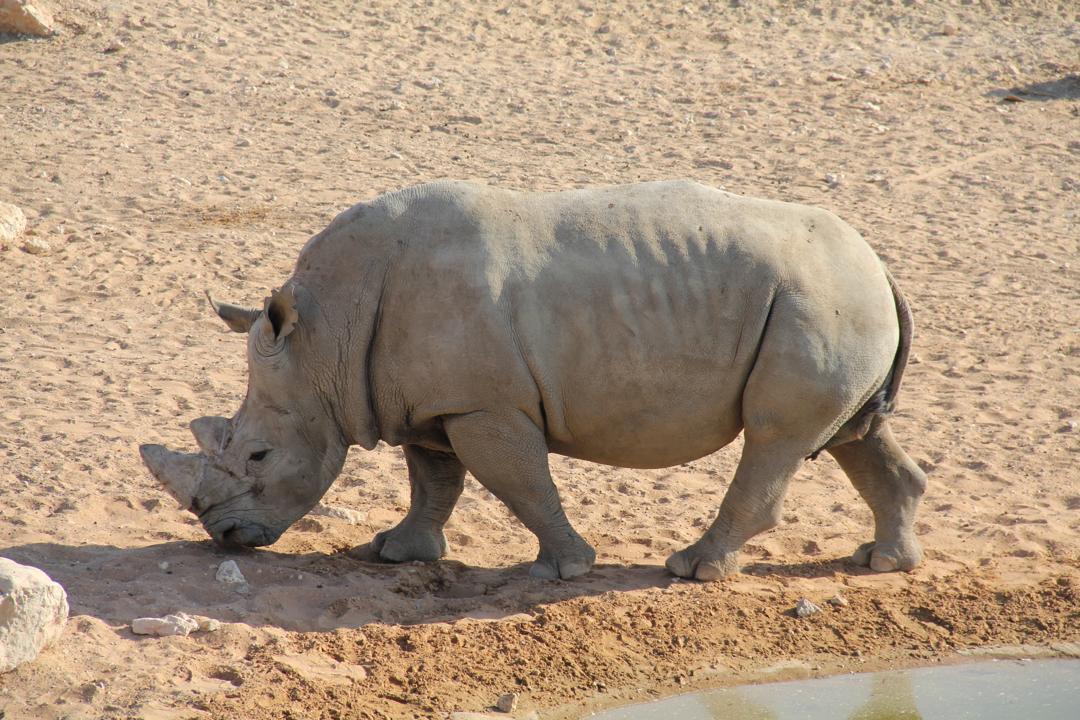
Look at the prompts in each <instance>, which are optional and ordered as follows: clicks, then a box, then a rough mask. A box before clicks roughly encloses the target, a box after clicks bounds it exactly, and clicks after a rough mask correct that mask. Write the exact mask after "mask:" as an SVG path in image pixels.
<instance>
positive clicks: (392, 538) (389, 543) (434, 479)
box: [372, 445, 465, 562]
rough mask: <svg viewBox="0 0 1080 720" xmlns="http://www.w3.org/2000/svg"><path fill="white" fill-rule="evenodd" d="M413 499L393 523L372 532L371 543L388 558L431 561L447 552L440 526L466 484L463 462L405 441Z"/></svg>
mask: <svg viewBox="0 0 1080 720" xmlns="http://www.w3.org/2000/svg"><path fill="white" fill-rule="evenodd" d="M403 449H404V452H405V462H406V464H407V465H408V467H409V485H410V487H411V491H412V502H411V504H410V506H409V513H408V515H406V516H405V519H404V520H402V521H401V522H400V523H398V525H397V526H396V527H393V528H391V529H389V530H383V531H382V532H380V533H379V534H377V535H376V536H375V539H374V540H373V541H372V547H373V548H374V549H375V551H376V552H378V553H379V557H381V558H382V559H383V560H389V561H390V562H406V561H409V560H424V561H432V560H438V559H439V558H441V557H443V556H444V555H446V551H447V544H446V536H445V535H444V534H443V526H444V525H445V524H446V521H447V520H449V519H450V513H451V512H453V510H454V505H455V504H456V503H457V500H458V498H459V497H460V496H461V491H462V489H463V488H464V487H465V466H464V465H462V464H461V461H460V460H458V459H457V458H456V457H454V456H453V455H450V454H449V453H443V452H436V451H434V450H427V449H425V448H422V447H419V446H417V445H406V446H405V447H404V448H403Z"/></svg>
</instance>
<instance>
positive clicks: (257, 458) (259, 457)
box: [248, 450, 270, 462]
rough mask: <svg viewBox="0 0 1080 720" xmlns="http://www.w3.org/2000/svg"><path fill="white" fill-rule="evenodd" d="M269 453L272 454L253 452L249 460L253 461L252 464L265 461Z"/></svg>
mask: <svg viewBox="0 0 1080 720" xmlns="http://www.w3.org/2000/svg"><path fill="white" fill-rule="evenodd" d="M269 452H270V451H269V450H260V451H259V452H253V453H251V455H250V456H249V457H248V460H251V461H252V462H259V461H260V460H264V459H265V458H266V455H267V453H269Z"/></svg>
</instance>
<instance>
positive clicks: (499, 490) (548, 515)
mask: <svg viewBox="0 0 1080 720" xmlns="http://www.w3.org/2000/svg"><path fill="white" fill-rule="evenodd" d="M445 428H446V434H447V437H448V438H449V439H450V444H451V445H452V446H453V448H454V452H455V453H456V454H457V456H458V457H459V458H460V459H461V461H462V462H463V463H464V464H465V467H466V468H468V470H469V472H471V473H472V474H473V476H474V477H475V478H476V479H477V481H479V482H480V484H481V485H483V486H484V487H486V488H487V489H488V490H490V491H491V493H492V494H493V495H495V497H497V498H499V499H500V500H501V501H502V502H503V503H505V504H506V506H507V507H508V508H510V511H511V512H513V513H514V515H516V516H517V518H518V519H519V520H521V522H522V523H523V524H524V525H525V527H527V528H528V529H529V530H531V531H532V532H533V534H534V535H536V537H537V539H538V540H539V541H540V552H539V555H538V556H537V558H536V562H535V563H533V565H532V567H531V568H530V569H529V573H530V574H531V575H533V576H535V577H541V578H547V579H552V580H554V579H559V578H561V579H563V580H568V579H570V578H573V577H577V576H579V575H584V574H585V573H587V572H589V570H590V569H591V568H592V566H593V562H594V561H595V560H596V552H595V551H594V550H593V548H592V546H590V545H589V543H587V542H586V541H585V539H584V538H582V537H581V536H580V535H578V533H577V531H575V530H574V528H573V527H572V526H571V525H570V521H569V520H567V519H566V513H565V512H564V511H563V507H562V502H561V501H560V500H559V492H558V490H556V489H555V484H554V483H553V482H552V480H551V472H550V471H549V469H548V448H547V442H546V440H545V439H544V433H543V431H542V430H541V429H540V428H538V427H537V426H536V425H535V424H534V423H533V422H532V421H531V420H530V419H529V418H528V417H527V416H526V415H525V414H524V413H522V412H521V411H519V410H507V411H505V412H499V413H492V412H474V413H469V414H467V415H458V416H454V417H452V418H448V419H447V420H446V421H445Z"/></svg>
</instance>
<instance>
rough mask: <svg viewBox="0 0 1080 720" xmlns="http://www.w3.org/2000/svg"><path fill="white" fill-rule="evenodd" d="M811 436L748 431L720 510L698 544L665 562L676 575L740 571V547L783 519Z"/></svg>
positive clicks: (713, 575)
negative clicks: (775, 435)
mask: <svg viewBox="0 0 1080 720" xmlns="http://www.w3.org/2000/svg"><path fill="white" fill-rule="evenodd" d="M806 447H807V444H806V442H805V441H804V442H799V441H794V442H793V441H784V440H781V439H779V438H773V437H769V438H767V439H766V438H761V437H759V436H755V435H753V434H751V433H749V432H748V433H747V436H746V443H745V445H744V446H743V453H742V457H741V458H740V459H739V465H738V467H737V468H736V469H735V478H734V479H733V480H732V481H731V487H729V488H728V491H727V493H725V495H724V501H723V502H722V503H721V505H720V512H719V513H717V516H716V519H715V520H714V521H713V523H712V525H711V526H710V527H709V529H708V530H706V531H705V534H704V535H703V536H702V537H701V539H700V540H698V541H697V542H696V543H694V544H693V545H690V546H689V547H687V548H685V549H683V550H680V551H678V552H676V553H673V554H672V555H671V556H669V557H668V559H667V562H666V563H665V564H666V566H667V569H668V570H669V571H670V572H671V573H672V574H673V575H675V576H677V577H682V578H692V579H696V580H719V579H721V578H723V577H725V576H727V575H731V574H733V573H736V572H738V571H739V548H741V547H742V546H743V543H745V542H746V541H747V540H749V539H750V538H752V537H754V536H755V535H757V534H758V533H762V532H765V531H766V530H769V529H771V528H774V527H776V525H777V524H778V523H779V522H780V515H781V508H782V505H783V501H784V495H785V494H786V493H787V487H788V482H789V481H790V480H791V476H792V475H793V474H794V473H795V471H796V470H797V469H798V468H799V466H800V465H801V464H802V462H803V458H804V457H805V455H806V450H805V449H806Z"/></svg>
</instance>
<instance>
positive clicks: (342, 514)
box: [308, 503, 364, 525]
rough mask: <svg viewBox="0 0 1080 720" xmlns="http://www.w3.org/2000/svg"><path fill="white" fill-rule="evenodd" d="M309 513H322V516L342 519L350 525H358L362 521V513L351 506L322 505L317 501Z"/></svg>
mask: <svg viewBox="0 0 1080 720" xmlns="http://www.w3.org/2000/svg"><path fill="white" fill-rule="evenodd" d="M308 514H309V515H322V516H323V517H328V518H334V519H335V520H344V521H345V522H347V523H349V524H350V525H359V524H360V523H362V522H364V513H362V512H360V511H359V510H353V509H351V508H343V507H338V506H336V505H323V504H322V503H319V504H318V505H316V506H315V507H314V508H312V510H311V512H310V513H308Z"/></svg>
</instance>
